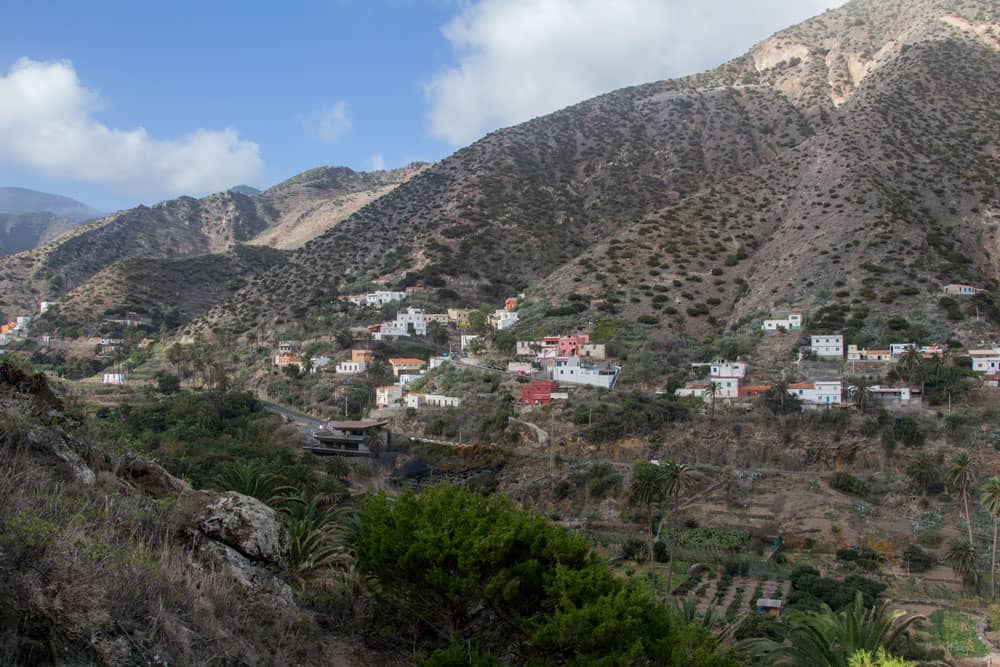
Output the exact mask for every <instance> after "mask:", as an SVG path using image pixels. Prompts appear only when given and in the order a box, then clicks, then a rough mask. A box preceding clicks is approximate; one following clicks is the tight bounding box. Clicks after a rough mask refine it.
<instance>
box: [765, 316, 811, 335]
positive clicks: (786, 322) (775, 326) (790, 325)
mask: <svg viewBox="0 0 1000 667" xmlns="http://www.w3.org/2000/svg"><path fill="white" fill-rule="evenodd" d="M760 328H761V330H762V331H781V330H785V331H797V330H798V329H801V328H802V313H789V314H788V315H786V316H785V317H779V318H772V319H767V320H764V323H763V324H762V325H761V327H760Z"/></svg>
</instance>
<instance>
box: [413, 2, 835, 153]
mask: <svg viewBox="0 0 1000 667" xmlns="http://www.w3.org/2000/svg"><path fill="white" fill-rule="evenodd" d="M842 1H843V0H757V1H756V2H739V3H737V2H732V0H669V1H668V0H615V1H614V2H608V0H480V1H479V2H478V3H475V4H468V5H465V6H464V7H463V9H462V10H461V11H460V12H459V13H458V14H457V15H456V16H454V17H453V18H452V19H451V20H450V21H449V22H448V23H447V24H446V25H445V26H444V27H443V28H442V31H443V33H444V36H445V38H446V39H447V40H448V41H449V42H450V43H451V46H452V48H453V49H454V51H455V55H456V59H457V64H456V65H455V66H454V67H450V68H448V69H445V70H444V71H441V72H438V73H437V74H436V75H435V76H434V77H433V79H432V80H431V81H430V82H429V83H428V84H427V85H426V86H425V93H426V95H427V97H428V99H429V101H430V111H429V114H428V122H429V129H430V132H431V134H432V135H434V136H435V137H438V138H440V139H443V140H445V141H447V142H448V143H450V144H452V145H456V146H457V145H461V144H465V143H468V142H470V141H473V140H474V139H477V138H478V137H479V136H481V135H482V134H483V133H484V132H486V131H488V130H491V129H494V128H496V127H500V126H504V125H510V124H514V123H518V122H522V121H525V120H528V119H529V118H532V117H534V116H538V115H541V114H545V113H549V112H551V111H555V110H557V109H560V108H562V107H564V106H567V105H570V104H574V103H576V102H579V101H582V100H584V99H587V98H589V97H593V96H595V95H599V94H601V93H605V92H609V91H611V90H614V89H616V88H620V87H623V86H628V85H634V84H639V83H648V82H651V81H658V80H660V79H666V78H671V77H675V76H682V75H687V74H693V73H695V72H697V71H701V70H704V69H708V68H711V67H715V66H717V65H720V64H722V62H724V61H725V60H727V59H729V58H733V57H735V56H737V55H739V54H740V53H742V52H743V51H745V50H746V49H748V48H749V47H750V46H751V45H752V43H753V42H756V41H759V40H760V39H762V38H764V37H766V36H767V35H768V34H770V33H772V32H775V31H777V30H780V29H782V28H785V27H788V26H789V25H791V24H794V23H796V22H798V21H801V20H803V19H805V18H808V17H809V16H812V15H815V14H818V13H820V12H822V11H823V10H824V9H826V8H827V7H829V6H833V5H837V4H839V3H841V2H842Z"/></svg>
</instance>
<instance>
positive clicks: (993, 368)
mask: <svg viewBox="0 0 1000 667" xmlns="http://www.w3.org/2000/svg"><path fill="white" fill-rule="evenodd" d="M977 352H978V353H979V354H977ZM981 352H982V351H980V350H976V351H974V352H971V353H970V355H971V356H972V370H974V371H975V372H977V373H996V372H998V371H1000V351H998V350H994V351H992V352H989V353H987V354H982V353H981Z"/></svg>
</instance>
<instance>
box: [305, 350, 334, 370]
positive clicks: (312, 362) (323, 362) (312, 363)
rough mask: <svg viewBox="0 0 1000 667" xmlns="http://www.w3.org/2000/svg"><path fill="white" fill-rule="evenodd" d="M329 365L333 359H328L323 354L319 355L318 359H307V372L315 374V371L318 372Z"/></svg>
mask: <svg viewBox="0 0 1000 667" xmlns="http://www.w3.org/2000/svg"><path fill="white" fill-rule="evenodd" d="M331 363H333V359H331V358H330V357H328V356H326V355H325V354H321V355H320V356H318V357H310V358H309V372H310V373H315V372H316V371H318V370H319V369H321V368H326V367H327V366H329V365H330V364H331Z"/></svg>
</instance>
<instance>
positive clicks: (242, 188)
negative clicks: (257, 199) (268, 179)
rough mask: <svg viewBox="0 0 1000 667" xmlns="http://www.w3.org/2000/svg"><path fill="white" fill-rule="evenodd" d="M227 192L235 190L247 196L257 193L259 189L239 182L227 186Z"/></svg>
mask: <svg viewBox="0 0 1000 667" xmlns="http://www.w3.org/2000/svg"><path fill="white" fill-rule="evenodd" d="M228 192H235V193H237V194H241V195H247V196H248V197H249V196H252V195H255V194H257V193H259V192H260V190H259V189H258V188H255V187H253V186H252V185H243V184H240V185H235V186H233V187H231V188H229V190H228Z"/></svg>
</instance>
